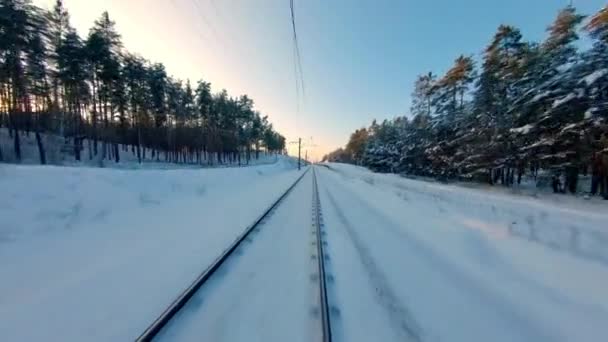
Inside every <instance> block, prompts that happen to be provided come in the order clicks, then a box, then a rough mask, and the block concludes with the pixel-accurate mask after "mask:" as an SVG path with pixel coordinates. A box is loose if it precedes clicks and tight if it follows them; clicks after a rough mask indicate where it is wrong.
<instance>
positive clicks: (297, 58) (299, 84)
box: [289, 0, 306, 110]
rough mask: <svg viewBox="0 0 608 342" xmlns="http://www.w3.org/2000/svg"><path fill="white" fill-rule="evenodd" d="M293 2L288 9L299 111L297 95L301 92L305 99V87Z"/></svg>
mask: <svg viewBox="0 0 608 342" xmlns="http://www.w3.org/2000/svg"><path fill="white" fill-rule="evenodd" d="M293 2H294V0H289V8H290V10H291V27H292V31H293V46H294V70H295V79H296V101H297V102H298V110H299V102H300V101H299V94H300V89H301V90H302V98H305V97H306V87H305V86H304V71H303V69H302V58H301V54H300V45H299V43H298V32H297V29H296V14H295V9H294V3H293Z"/></svg>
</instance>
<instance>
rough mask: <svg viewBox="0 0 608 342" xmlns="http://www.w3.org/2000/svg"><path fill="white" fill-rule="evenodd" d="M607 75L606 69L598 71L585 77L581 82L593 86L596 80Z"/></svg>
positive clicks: (607, 70)
mask: <svg viewBox="0 0 608 342" xmlns="http://www.w3.org/2000/svg"><path fill="white" fill-rule="evenodd" d="M606 74H608V69H599V70H595V71H594V72H592V73H591V74H589V75H587V76H585V77H584V78H583V79H582V80H581V82H585V84H586V85H588V86H590V85H593V84H594V83H595V82H596V81H597V80H599V79H600V78H602V77H604V75H606Z"/></svg>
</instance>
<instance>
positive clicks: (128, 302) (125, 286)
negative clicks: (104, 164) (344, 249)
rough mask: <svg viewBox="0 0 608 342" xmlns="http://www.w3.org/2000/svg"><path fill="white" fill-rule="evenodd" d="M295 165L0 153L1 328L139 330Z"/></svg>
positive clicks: (85, 335) (107, 334) (1, 333)
mask: <svg viewBox="0 0 608 342" xmlns="http://www.w3.org/2000/svg"><path fill="white" fill-rule="evenodd" d="M299 174H300V173H299V172H298V171H297V169H295V165H294V163H293V161H292V160H291V159H283V158H281V159H280V160H279V162H278V163H276V164H273V165H265V166H255V167H250V168H225V169H206V170H112V169H97V168H70V167H52V166H47V167H40V166H15V165H2V164H0V279H1V281H0V340H2V341H42V340H55V341H128V340H133V339H134V338H135V337H137V336H138V335H139V334H140V333H141V332H142V331H143V330H145V328H146V327H147V325H148V324H150V323H151V322H152V321H153V320H154V319H155V318H156V317H157V315H159V314H160V313H161V312H162V311H163V310H164V309H165V307H166V306H167V305H168V304H169V303H170V302H171V301H172V300H173V299H174V298H175V296H176V295H177V294H178V293H179V292H180V291H181V290H182V289H183V288H185V287H186V286H187V285H189V283H190V282H191V281H192V280H193V279H194V278H195V277H196V275H198V274H199V273H200V272H201V271H202V270H203V269H204V268H205V267H206V266H207V265H208V264H210V263H211V261H212V260H213V259H215V258H216V257H217V256H218V255H219V254H220V253H221V252H222V251H223V249H224V248H226V246H227V245H228V244H229V243H230V242H232V240H233V239H234V238H235V237H236V236H238V235H239V234H240V233H241V232H242V231H243V229H245V227H246V226H247V225H249V224H251V223H252V222H253V220H254V219H255V218H257V217H258V216H259V214H260V213H261V212H262V211H263V210H264V209H266V208H267V207H268V206H269V205H270V204H271V203H272V202H273V201H274V200H276V198H277V197H278V196H279V195H280V194H281V193H282V192H283V191H284V190H285V189H286V188H287V187H288V186H289V185H291V184H292V183H293V181H294V180H295V179H296V178H297V177H298V175H299Z"/></svg>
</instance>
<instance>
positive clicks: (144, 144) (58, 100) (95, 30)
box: [0, 0, 285, 164]
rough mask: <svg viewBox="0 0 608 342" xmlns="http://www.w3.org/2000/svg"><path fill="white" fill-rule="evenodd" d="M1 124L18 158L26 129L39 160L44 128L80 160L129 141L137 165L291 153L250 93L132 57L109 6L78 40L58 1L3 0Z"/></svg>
mask: <svg viewBox="0 0 608 342" xmlns="http://www.w3.org/2000/svg"><path fill="white" fill-rule="evenodd" d="M2 129H6V130H8V133H9V134H10V137H11V142H12V143H11V146H10V148H11V149H12V150H13V151H12V152H13V153H12V155H14V156H15V158H14V160H13V161H15V162H19V161H20V159H21V149H22V147H21V139H22V138H21V137H22V135H23V134H27V135H29V134H34V135H35V137H36V141H37V145H38V151H39V159H40V163H41V164H45V163H46V157H45V146H44V139H42V138H41V136H42V135H43V134H44V135H54V136H58V137H62V138H63V143H62V144H64V148H67V150H69V151H70V155H73V157H74V159H75V160H78V161H80V160H82V159H84V158H88V159H94V158H99V159H101V160H104V159H108V160H114V161H116V162H119V161H120V154H121V151H123V152H126V151H128V150H129V147H130V149H131V151H129V153H136V154H137V158H138V160H139V162H140V163H141V161H142V158H145V155H142V153H143V154H145V151H146V149H148V150H151V151H152V152H151V153H152V156H149V157H151V158H155V159H156V160H162V161H166V162H173V163H193V164H194V163H203V162H206V163H226V162H232V163H236V162H238V163H239V164H240V163H241V162H242V163H247V162H249V160H250V159H251V158H257V157H258V156H259V153H260V151H262V150H263V151H267V152H276V153H282V152H283V151H284V149H285V138H284V137H283V136H281V135H280V134H279V133H277V132H276V131H275V130H274V129H273V126H272V124H271V123H270V122H269V121H268V117H267V116H263V115H262V114H261V113H259V112H258V111H257V110H255V109H254V102H253V100H252V99H251V98H249V97H248V96H247V95H241V96H238V97H233V96H230V95H229V94H228V93H227V92H226V90H222V91H220V92H218V93H213V92H212V89H211V84H210V83H209V82H205V81H204V80H200V81H198V82H197V83H196V84H191V82H190V81H189V80H185V81H184V80H180V79H176V78H174V77H172V76H170V75H169V74H168V72H167V70H166V69H165V66H164V65H163V64H161V63H153V62H151V61H149V60H147V59H145V58H144V57H141V56H138V55H135V54H132V53H129V52H128V51H127V50H126V48H125V47H124V46H123V45H122V43H121V35H120V33H119V32H118V31H117V29H116V25H115V23H114V21H112V20H111V18H110V15H109V14H108V13H107V12H105V13H102V14H101V15H100V17H99V19H98V20H96V21H95V23H93V26H92V28H91V29H90V31H89V33H88V36H86V37H84V38H83V37H81V36H79V34H78V33H77V32H76V30H75V29H74V27H72V26H71V25H70V16H69V13H68V11H67V10H66V8H65V6H64V4H63V2H62V0H57V1H56V3H55V5H54V7H53V8H52V9H50V10H46V9H42V8H39V7H37V6H35V5H33V4H32V3H31V1H29V0H0V130H2ZM85 140H86V141H88V142H91V143H89V144H87V146H88V148H87V149H85V148H84V144H83V141H85ZM5 148H6V146H5ZM5 154H6V151H5ZM241 159H243V160H242V161H241ZM3 160H4V161H6V158H5V157H3V153H2V146H0V162H1V161H3Z"/></svg>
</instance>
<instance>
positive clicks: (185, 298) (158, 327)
mask: <svg viewBox="0 0 608 342" xmlns="http://www.w3.org/2000/svg"><path fill="white" fill-rule="evenodd" d="M309 170H310V169H308V170H306V171H305V172H304V173H303V174H302V175H301V176H300V177H298V179H296V181H295V182H294V183H293V184H292V185H291V186H290V187H289V188H288V189H287V190H286V191H285V192H284V193H283V194H282V195H281V196H279V198H278V199H277V200H276V201H275V202H274V203H273V204H272V205H271V206H270V207H269V208H268V209H266V210H265V211H264V212H263V213H262V214H261V215H260V216H259V217H258V218H257V219H256V220H255V221H254V222H253V224H251V225H249V226H248V227H247V228H246V229H245V231H244V232H243V233H242V234H241V235H240V236H239V237H238V238H237V239H236V240H235V241H234V242H233V243H232V244H231V245H230V246H228V248H227V249H226V250H224V252H222V254H221V255H220V256H219V257H218V258H216V259H215V260H214V262H213V263H212V264H211V265H210V266H209V267H207V268H206V269H205V270H204V271H203V272H202V273H201V274H200V275H199V276H198V277H197V278H196V279H195V280H194V281H193V282H192V284H190V286H188V288H186V289H185V290H184V291H183V292H182V293H180V295H179V296H178V297H177V298H176V299H175V300H174V301H173V302H172V303H171V304H170V305H169V306H168V307H167V308H166V309H165V310H164V311H163V312H162V314H161V315H160V316H158V318H157V319H156V320H154V322H152V324H150V326H148V328H147V329H146V330H145V331H144V332H143V333H142V334H141V335H140V336H139V337H138V338H137V339H136V341H138V342H139V341H142V342H143V341H152V340H154V339H155V338H156V337H157V336H159V334H160V333H161V332H162V331H163V330H164V329H165V327H167V326H168V325H169V323H170V322H171V321H172V320H174V319H175V320H177V319H178V318H177V317H176V315H177V314H178V313H179V312H180V310H182V309H183V308H184V307H185V306H186V304H187V303H188V302H189V301H190V299H191V298H192V297H193V296H195V294H196V293H197V292H198V291H199V290H200V289H201V288H202V287H204V286H205V283H206V282H207V281H208V280H209V279H210V278H212V277H213V275H214V274H215V273H216V272H217V271H218V270H219V269H221V268H222V265H223V264H224V263H225V262H226V261H227V260H228V259H229V258H230V256H231V255H232V254H233V253H234V252H235V251H236V250H237V249H238V248H239V246H240V245H241V244H242V243H243V242H244V241H246V240H247V238H248V236H249V235H250V234H251V233H252V232H253V231H255V230H256V228H257V227H260V226H261V225H262V224H263V222H264V221H265V219H266V218H267V217H269V215H270V214H271V213H272V212H273V211H274V210H275V209H276V208H278V207H279V206H280V204H281V203H282V202H283V200H284V199H285V198H286V197H287V196H288V195H289V193H290V192H292V190H293V189H294V188H295V187H296V186H297V185H298V184H299V183H300V182H301V180H302V179H303V178H304V176H305V175H306V174H307V173H308V172H309ZM312 173H313V176H312V178H313V228H314V230H315V231H316V241H317V254H318V256H320V257H317V260H318V269H319V275H320V276H319V277H318V279H319V282H318V283H319V287H318V289H319V300H320V303H319V308H320V310H321V315H320V319H321V326H322V335H321V336H322V341H323V342H326V341H331V331H330V328H329V310H328V307H327V291H326V288H325V272H324V264H323V262H324V260H325V258H324V254H323V242H322V218H321V217H320V216H321V213H320V205H319V196H318V191H317V181H316V174H315V172H314V169H313V171H312Z"/></svg>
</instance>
